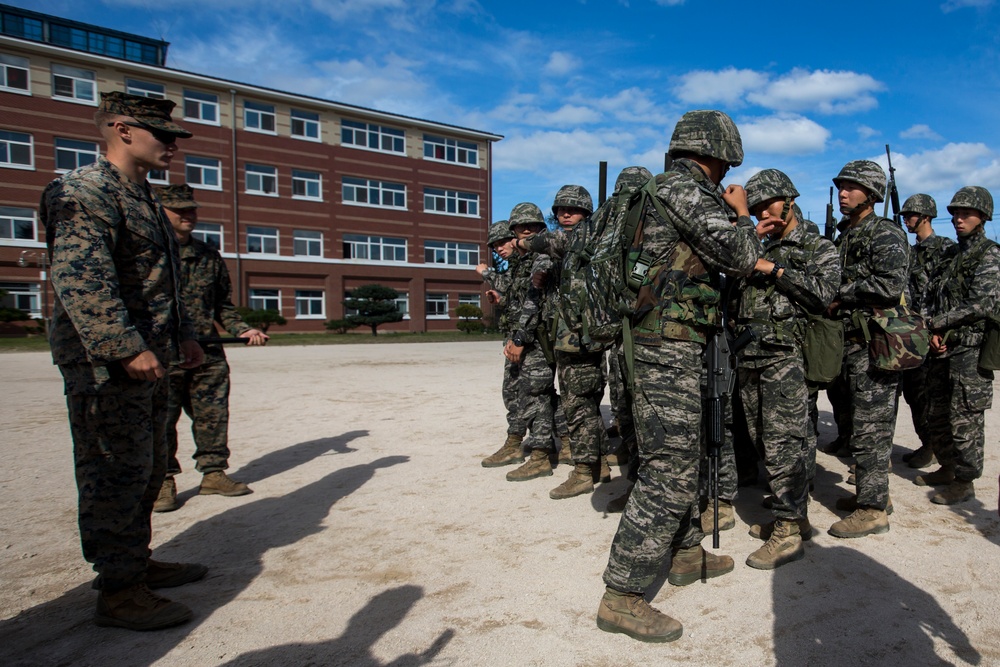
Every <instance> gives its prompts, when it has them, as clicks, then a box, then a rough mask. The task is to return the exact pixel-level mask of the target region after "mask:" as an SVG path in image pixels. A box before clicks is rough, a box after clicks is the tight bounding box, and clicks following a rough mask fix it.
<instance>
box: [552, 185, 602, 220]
mask: <svg viewBox="0 0 1000 667" xmlns="http://www.w3.org/2000/svg"><path fill="white" fill-rule="evenodd" d="M560 206H561V207H563V208H582V209H583V210H584V211H586V212H587V215H590V214H591V213H593V212H594V200H593V199H591V197H590V193H589V192H587V188H585V187H583V186H582V185H564V186H562V187H561V188H559V192H557V193H556V198H555V201H553V202H552V215H555V213H556V209H557V208H559V207H560Z"/></svg>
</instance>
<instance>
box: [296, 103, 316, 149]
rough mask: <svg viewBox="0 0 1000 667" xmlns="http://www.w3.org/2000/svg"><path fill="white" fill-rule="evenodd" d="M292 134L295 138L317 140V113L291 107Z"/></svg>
mask: <svg viewBox="0 0 1000 667" xmlns="http://www.w3.org/2000/svg"><path fill="white" fill-rule="evenodd" d="M292 136H293V137H295V138H296V139H309V140H310V141H319V114H318V113H315V112H312V111H301V110H300V109H292Z"/></svg>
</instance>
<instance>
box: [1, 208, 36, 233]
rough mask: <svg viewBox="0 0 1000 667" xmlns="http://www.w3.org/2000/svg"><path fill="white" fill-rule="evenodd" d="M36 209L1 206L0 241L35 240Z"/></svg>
mask: <svg viewBox="0 0 1000 667" xmlns="http://www.w3.org/2000/svg"><path fill="white" fill-rule="evenodd" d="M34 240H36V238H35V210H34V209H31V208H14V207H13V206H0V241H34Z"/></svg>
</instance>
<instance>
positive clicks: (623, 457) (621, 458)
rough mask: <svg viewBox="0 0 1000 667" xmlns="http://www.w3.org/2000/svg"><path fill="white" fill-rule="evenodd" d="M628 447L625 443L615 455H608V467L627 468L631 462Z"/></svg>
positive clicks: (619, 446)
mask: <svg viewBox="0 0 1000 667" xmlns="http://www.w3.org/2000/svg"><path fill="white" fill-rule="evenodd" d="M629 456H630V455H629V453H628V447H626V446H625V443H622V444H620V445H618V449H616V450H615V452H614V454H608V457H607V458H608V465H610V466H627V465H628V462H629Z"/></svg>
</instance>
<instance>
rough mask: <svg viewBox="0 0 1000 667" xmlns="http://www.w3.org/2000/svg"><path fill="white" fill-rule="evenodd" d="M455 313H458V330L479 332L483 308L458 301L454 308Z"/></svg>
mask: <svg viewBox="0 0 1000 667" xmlns="http://www.w3.org/2000/svg"><path fill="white" fill-rule="evenodd" d="M455 314H456V315H458V324H457V325H456V326H457V327H458V330H459V331H464V332H465V333H472V332H473V331H475V332H476V333H481V332H482V330H483V309H482V308H480V307H479V306H477V305H475V304H472V303H460V304H458V307H457V308H455Z"/></svg>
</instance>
